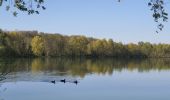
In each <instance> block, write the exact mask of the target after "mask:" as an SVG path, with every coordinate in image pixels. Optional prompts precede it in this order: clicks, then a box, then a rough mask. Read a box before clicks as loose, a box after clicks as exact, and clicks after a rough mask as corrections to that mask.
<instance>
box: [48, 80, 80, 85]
mask: <svg viewBox="0 0 170 100" xmlns="http://www.w3.org/2000/svg"><path fill="white" fill-rule="evenodd" d="M56 82H62V83H67V82H69V83H74V84H76V85H77V84H78V83H79V82H78V81H77V80H73V81H69V80H66V79H61V80H53V81H51V83H53V84H55V83H56Z"/></svg>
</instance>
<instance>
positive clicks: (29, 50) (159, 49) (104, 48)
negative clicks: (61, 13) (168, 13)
mask: <svg viewBox="0 0 170 100" xmlns="http://www.w3.org/2000/svg"><path fill="white" fill-rule="evenodd" d="M36 56H40V57H61V56H66V57H120V58H124V57H125V58H130V57H135V58H136V57H137V58H138V57H139V58H145V57H170V44H151V43H149V42H139V43H138V44H133V43H130V44H122V43H117V42H114V41H113V40H112V39H109V40H106V39H95V38H87V37H85V36H63V35H61V34H48V33H39V32H37V31H2V30H0V57H36Z"/></svg>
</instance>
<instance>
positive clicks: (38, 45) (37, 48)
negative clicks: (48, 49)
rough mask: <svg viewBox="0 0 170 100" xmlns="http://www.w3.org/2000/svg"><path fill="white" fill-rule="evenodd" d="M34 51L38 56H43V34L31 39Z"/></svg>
mask: <svg viewBox="0 0 170 100" xmlns="http://www.w3.org/2000/svg"><path fill="white" fill-rule="evenodd" d="M31 47H32V52H33V54H34V55H36V56H42V55H43V54H44V49H45V45H44V39H43V38H42V37H41V36H35V37H34V38H33V39H32V41H31Z"/></svg>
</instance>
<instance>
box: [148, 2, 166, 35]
mask: <svg viewBox="0 0 170 100" xmlns="http://www.w3.org/2000/svg"><path fill="white" fill-rule="evenodd" d="M164 5H165V2H164V0H150V2H149V3H148V6H149V7H151V11H153V18H154V20H155V22H156V23H158V26H157V27H158V29H159V31H162V29H163V28H164V25H163V22H167V20H168V13H167V12H166V11H165V7H164ZM156 32H157V33H158V31H156Z"/></svg>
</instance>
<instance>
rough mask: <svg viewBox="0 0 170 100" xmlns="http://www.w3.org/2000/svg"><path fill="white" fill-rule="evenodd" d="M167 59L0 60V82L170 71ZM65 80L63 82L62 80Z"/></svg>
mask: <svg viewBox="0 0 170 100" xmlns="http://www.w3.org/2000/svg"><path fill="white" fill-rule="evenodd" d="M169 60H170V59H143V60H141V59H137V60H135V59H133V60H132V59H131V60H130V59H66V58H48V59H47V58H46V59H40V58H36V59H0V81H3V80H6V81H12V80H13V81H43V82H51V81H53V80H55V81H57V80H59V81H61V82H64V81H63V80H62V79H65V78H66V79H69V80H71V82H72V83H75V84H77V83H78V81H77V80H76V79H77V78H83V77H85V76H86V75H88V74H101V75H106V74H107V75H112V74H113V73H114V72H115V71H116V72H117V71H118V72H121V71H122V70H128V71H133V70H136V71H138V72H149V71H153V70H156V71H161V70H170V62H169ZM49 79H50V80H49ZM64 83H65V82H64Z"/></svg>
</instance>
